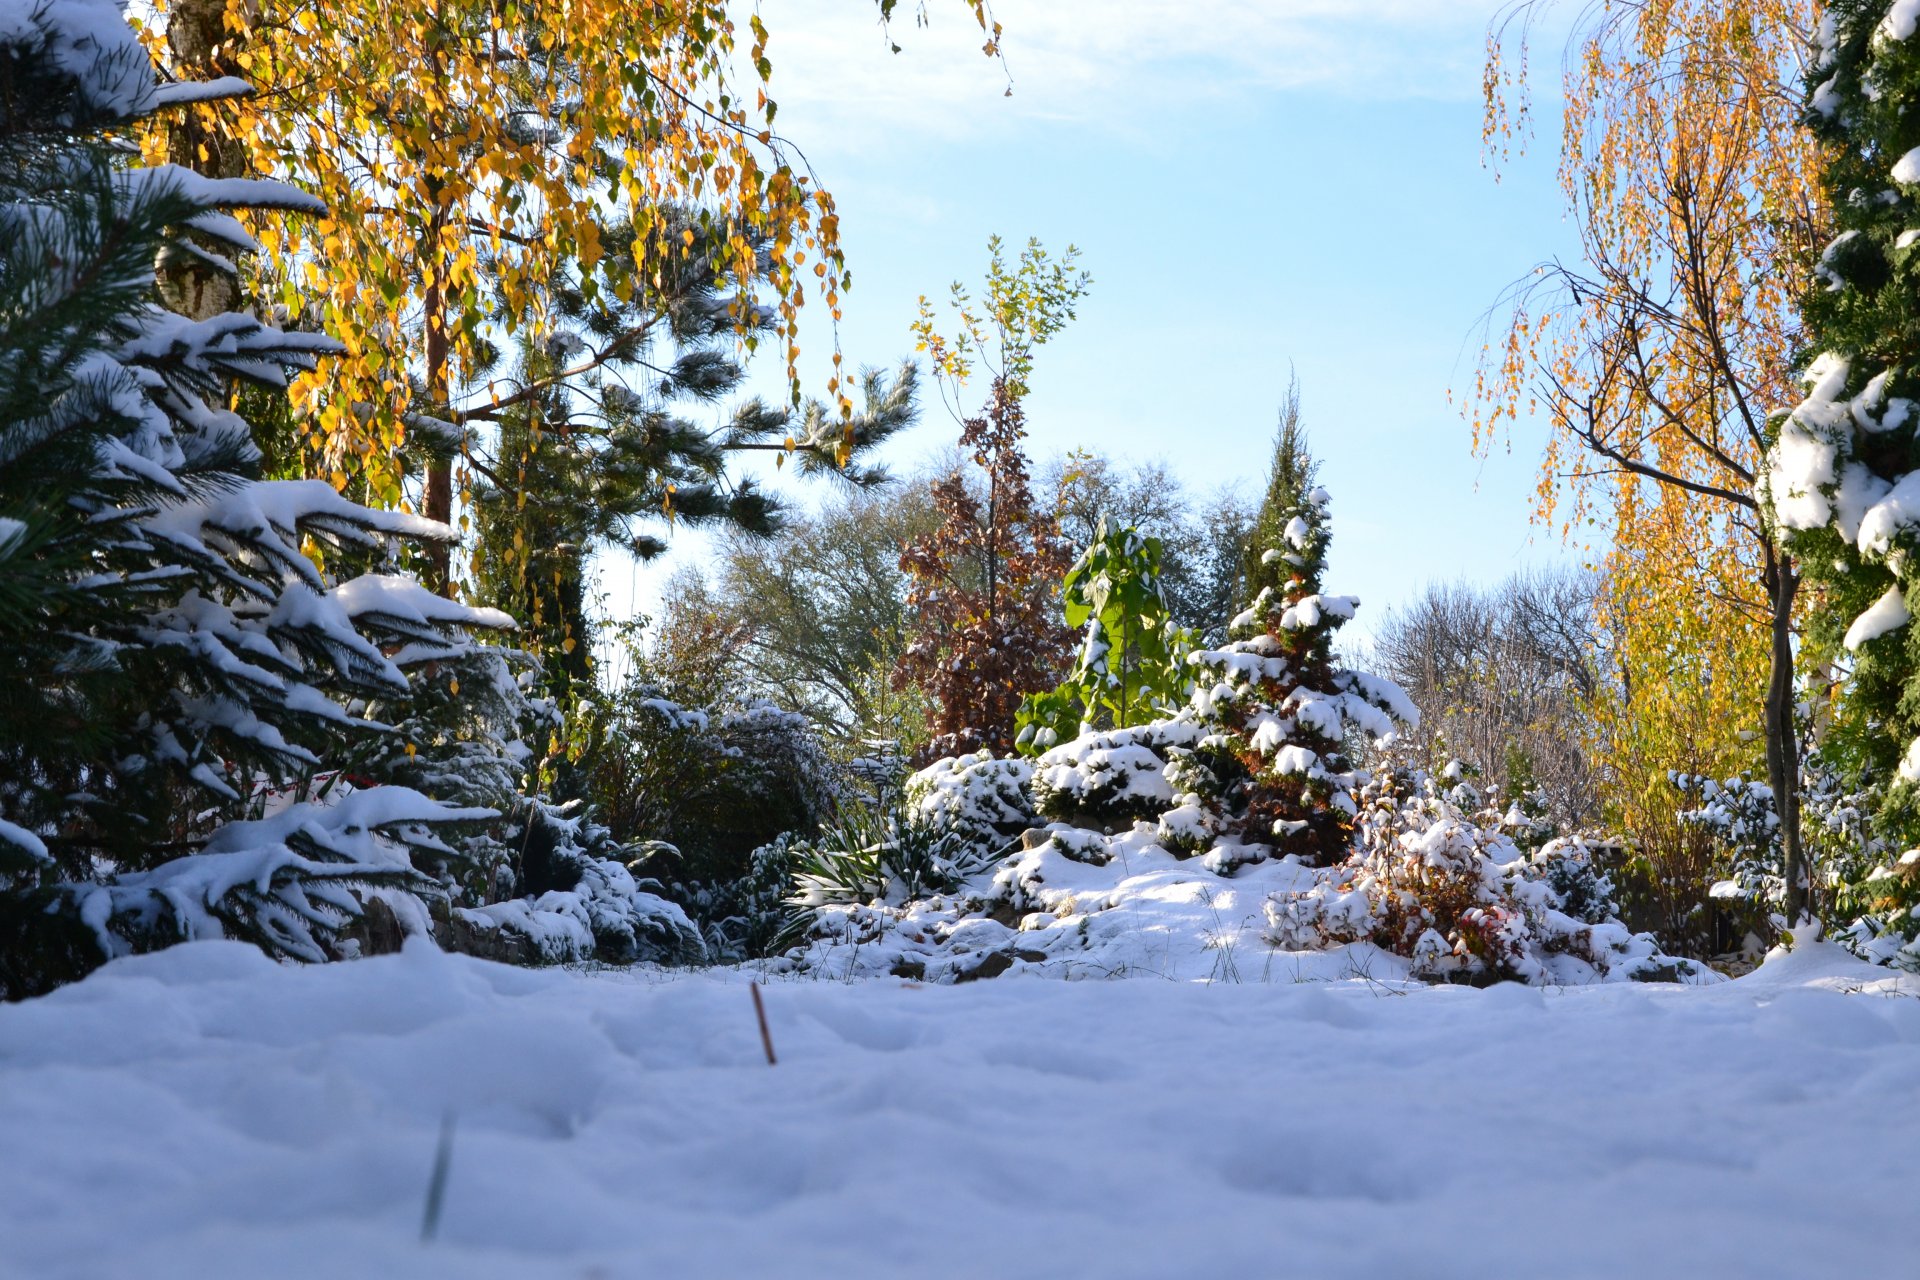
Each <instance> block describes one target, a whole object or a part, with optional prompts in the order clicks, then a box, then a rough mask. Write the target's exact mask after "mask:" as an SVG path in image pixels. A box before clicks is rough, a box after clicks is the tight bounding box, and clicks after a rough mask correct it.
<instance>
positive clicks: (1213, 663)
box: [1190, 431, 1419, 866]
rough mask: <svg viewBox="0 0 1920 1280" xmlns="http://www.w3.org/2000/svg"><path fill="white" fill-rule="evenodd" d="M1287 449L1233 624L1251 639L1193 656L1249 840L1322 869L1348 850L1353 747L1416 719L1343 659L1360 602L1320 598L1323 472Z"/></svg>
mask: <svg viewBox="0 0 1920 1280" xmlns="http://www.w3.org/2000/svg"><path fill="white" fill-rule="evenodd" d="M1281 446H1282V451H1281V453H1280V455H1279V456H1278V457H1277V459H1276V462H1275V482H1274V483H1273V484H1272V485H1270V486H1269V492H1268V500H1267V505H1266V507H1265V508H1264V509H1263V512H1262V517H1263V519H1262V527H1267V528H1271V527H1272V526H1273V525H1276V524H1277V525H1278V526H1279V527H1278V530H1277V535H1278V536H1277V537H1275V538H1274V539H1273V540H1272V541H1270V542H1268V543H1267V544H1266V545H1264V546H1260V545H1259V544H1258V543H1256V544H1255V545H1256V548H1257V562H1258V571H1259V578H1258V579H1256V580H1257V581H1262V585H1261V586H1260V588H1259V594H1258V595H1256V596H1255V597H1254V599H1253V602H1252V603H1251V604H1250V605H1249V606H1248V608H1247V609H1246V611H1245V612H1243V613H1242V614H1241V615H1240V616H1239V617H1237V618H1235V619H1234V624H1233V630H1234V633H1235V634H1237V635H1239V636H1241V637H1243V638H1241V639H1238V640H1234V641H1232V642H1231V643H1229V644H1227V645H1225V646H1224V647H1222V648H1220V649H1209V650H1201V651H1199V652H1197V653H1195V654H1193V655H1192V658H1191V659H1190V661H1191V662H1192V664H1193V665H1194V667H1195V668H1196V671H1197V673H1198V675H1199V677H1200V679H1199V687H1198V688H1197V689H1196V690H1195V692H1194V697H1193V703H1194V708H1195V710H1196V711H1197V712H1198V713H1199V715H1200V716H1201V717H1202V719H1203V720H1205V721H1206V722H1208V723H1209V724H1211V725H1214V726H1217V728H1218V730H1219V732H1220V738H1219V739H1218V745H1216V746H1214V747H1211V748H1209V750H1210V751H1211V752H1212V753H1214V754H1216V756H1217V754H1218V753H1219V752H1220V751H1221V750H1222V749H1224V751H1225V752H1226V754H1227V756H1228V757H1229V763H1228V764H1227V766H1226V767H1224V768H1220V769H1216V770H1215V774H1216V776H1219V775H1222V774H1224V775H1225V776H1226V777H1228V778H1236V777H1237V778H1238V779H1239V780H1238V781H1237V782H1236V783H1235V784H1233V785H1232V786H1231V787H1230V792H1231V794H1229V795H1228V796H1227V797H1226V799H1227V800H1228V802H1229V807H1230V809H1231V810H1232V811H1233V812H1234V814H1235V815H1236V817H1237V819H1238V826H1239V827H1240V833H1241V834H1242V835H1243V836H1244V838H1246V839H1247V840H1249V841H1253V842H1256V843H1260V844H1267V845H1271V846H1272V847H1273V848H1274V849H1276V850H1277V851H1278V852H1280V853H1282V854H1296V855H1298V856H1300V857H1301V858H1303V859H1304V860H1306V861H1308V862H1311V863H1316V864H1319V865H1322V866H1325V865H1330V864H1332V863H1334V862H1338V861H1339V860H1341V859H1342V858H1344V857H1346V856H1347V854H1348V853H1349V852H1350V850H1351V847H1352V837H1353V821H1354V817H1355V815H1356V813H1357V812H1358V803H1357V801H1356V799H1355V793H1356V791H1357V790H1358V788H1359V787H1360V786H1361V785H1362V784H1363V783H1364V782H1365V780H1366V779H1365V775H1364V773H1362V772H1361V771H1359V770H1358V769H1357V768H1356V762H1355V761H1354V760H1353V759H1351V758H1350V756H1349V754H1348V753H1349V749H1350V745H1351V744H1353V743H1356V742H1366V741H1372V740H1379V739H1383V738H1388V737H1391V736H1392V735H1393V733H1394V732H1395V731H1396V728H1397V727H1398V725H1400V724H1408V725H1412V724H1418V723H1419V712H1418V711H1417V710H1415V709H1414V706H1413V703H1412V702H1411V700H1409V699H1408V698H1407V696H1406V694H1405V693H1404V692H1402V691H1401V689H1400V687H1399V686H1398V685H1396V684H1394V683H1393V682H1392V681H1389V680H1383V679H1381V678H1379V677H1377V676H1373V675H1369V674H1367V673H1365V672H1361V671H1355V670H1352V669H1350V668H1348V667H1346V666H1345V665H1343V664H1342V663H1341V662H1340V660H1339V658H1338V656H1337V655H1336V654H1335V652H1334V647H1333V637H1334V633H1335V632H1336V631H1337V630H1338V629H1339V628H1340V627H1341V626H1343V625H1345V623H1346V622H1347V621H1348V620H1349V619H1351V618H1352V617H1353V614H1354V610H1355V609H1356V608H1358V607H1359V603H1360V602H1359V601H1358V600H1357V599H1355V598H1354V597H1352V596H1333V595H1326V594H1323V591H1322V581H1321V580H1322V578H1323V576H1324V575H1325V573H1326V567H1327V548H1328V545H1329V543H1330V542H1331V540H1332V533H1331V530H1330V529H1329V527H1328V505H1329V499H1328V497H1327V493H1326V490H1324V489H1320V488H1304V487H1303V486H1305V485H1306V484H1307V483H1308V481H1309V480H1310V478H1311V476H1312V474H1313V470H1314V468H1313V462H1312V459H1311V458H1310V457H1309V456H1308V455H1307V453H1306V451H1305V449H1304V446H1303V445H1301V444H1300V443H1299V441H1298V439H1297V437H1296V436H1290V435H1289V433H1287V432H1285V431H1283V432H1282V435H1281Z"/></svg>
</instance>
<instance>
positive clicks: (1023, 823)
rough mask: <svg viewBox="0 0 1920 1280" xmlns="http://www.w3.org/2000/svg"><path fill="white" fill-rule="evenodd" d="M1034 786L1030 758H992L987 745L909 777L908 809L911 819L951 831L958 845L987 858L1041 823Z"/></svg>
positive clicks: (933, 765) (942, 830) (937, 828)
mask: <svg viewBox="0 0 1920 1280" xmlns="http://www.w3.org/2000/svg"><path fill="white" fill-rule="evenodd" d="M1032 787H1033V765H1032V763H1031V762H1029V761H1026V760H1020V759H1006V760H996V759H994V758H993V753H992V752H990V751H985V750H982V751H976V752H973V753H972V754H971V755H964V756H947V757H945V758H943V759H939V760H935V761H934V762H933V763H932V764H930V765H928V766H927V767H926V768H924V769H922V770H920V771H919V772H918V773H915V774H913V775H912V776H911V777H909V778H908V779H907V781H906V809H907V814H908V816H909V817H910V819H911V820H912V821H913V822H914V823H916V824H918V825H921V826H925V827H929V828H931V829H933V830H936V831H940V832H943V833H951V834H952V835H953V836H954V837H955V839H956V841H957V842H958V844H957V848H958V849H961V850H964V851H966V852H967V853H968V854H970V855H972V856H982V857H991V856H994V855H997V854H1000V853H1004V852H1005V851H1006V850H1007V849H1008V848H1010V847H1011V846H1012V844H1013V842H1014V840H1015V839H1016V838H1018V837H1019V835H1020V833H1021V832H1022V831H1025V830H1026V829H1027V828H1029V827H1033V826H1037V825H1039V815H1038V813H1037V812H1036V811H1035V809H1034V804H1033V791H1032Z"/></svg>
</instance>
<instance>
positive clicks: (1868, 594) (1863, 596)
mask: <svg viewBox="0 0 1920 1280" xmlns="http://www.w3.org/2000/svg"><path fill="white" fill-rule="evenodd" d="M1917 24H1920V9H1916V7H1915V5H1914V4H1913V3H1912V2H1911V0H1901V2H1900V3H1898V4H1895V5H1893V6H1892V7H1891V9H1889V8H1888V6H1887V5H1886V4H1885V3H1883V2H1882V0H1836V3H1834V4H1832V5H1831V6H1830V7H1829V8H1828V9H1827V11H1826V14H1825V16H1824V17H1823V19H1822V22H1821V27H1820V31H1819V38H1818V42H1817V43H1818V48H1817V50H1816V57H1815V59H1814V62H1813V65H1812V68H1811V70H1810V71H1809V75H1808V86H1809V91H1808V112H1807V122H1808V124H1809V126H1810V127H1811V128H1812V129H1813V130H1814V131H1815V132H1816V133H1817V134H1818V135H1819V136H1820V137H1821V139H1822V140H1823V141H1824V142H1826V143H1827V144H1828V146H1829V148H1830V151H1829V159H1828V166H1827V169H1826V172H1825V175H1824V181H1825V183H1826V186H1827V191H1828V196H1829V200H1830V203H1831V206H1832V208H1833V210H1834V217H1835V222H1836V225H1837V232H1838V234H1837V235H1836V236H1835V237H1834V239H1833V240H1832V241H1831V242H1830V243H1829V244H1828V245H1827V247H1826V249H1825V251H1824V252H1823V253H1822V254H1821V256H1820V259H1819V262H1818V264H1817V266H1816V268H1815V272H1814V275H1815V279H1814V281H1813V282H1812V285H1811V287H1810V288H1809V290H1808V292H1807V294H1806V299H1805V303H1804V314H1805V317H1806V322H1807V335H1808V337H1807V342H1808V350H1807V358H1806V360H1805V378H1806V382H1807V385H1808V392H1807V397H1806V399H1805V400H1803V401H1802V402H1801V403H1800V404H1799V405H1798V406H1797V407H1795V408H1794V409H1793V410H1792V412H1791V413H1789V414H1787V415H1785V416H1784V417H1783V418H1782V419H1781V420H1780V421H1779V422H1777V423H1776V424H1775V433H1776V439H1775V443H1774V446H1773V449H1772V451H1771V454H1770V456H1769V465H1768V473H1767V475H1766V476H1765V477H1764V481H1763V482H1764V484H1765V486H1766V490H1767V497H1768V502H1769V506H1770V509H1771V511H1772V514H1773V518H1774V520H1775V521H1776V522H1777V524H1778V526H1779V527H1780V528H1781V529H1783V530H1785V531H1786V532H1787V533H1788V536H1789V539H1790V545H1791V547H1792V549H1793V550H1794V552H1795V554H1796V555H1798V556H1799V558H1800V560H1801V563H1802V565H1803V568H1804V572H1805V575H1806V577H1807V578H1808V580H1809V581H1810V582H1812V583H1814V584H1816V585H1817V586H1818V588H1819V589H1820V591H1821V592H1822V599H1823V605H1822V608H1821V611H1820V613H1819V614H1818V615H1817V616H1816V619H1815V624H1814V626H1813V628H1812V635H1811V644H1812V646H1813V648H1814V649H1815V650H1816V651H1818V652H1820V653H1821V654H1823V655H1826V656H1839V657H1843V658H1844V659H1845V661H1846V664H1847V665H1850V666H1851V668H1852V680H1851V682H1850V686H1849V688H1848V690H1847V694H1846V698H1845V702H1844V705H1843V715H1842V718H1841V722H1840V724H1839V726H1838V727H1837V730H1836V733H1837V738H1836V741H1837V742H1838V743H1840V744H1844V745H1845V747H1846V748H1847V749H1848V750H1849V751H1850V752H1851V754H1852V755H1853V756H1854V757H1855V758H1856V762H1857V763H1858V764H1859V765H1861V766H1863V767H1865V768H1866V769H1868V770H1869V771H1870V772H1872V773H1874V774H1877V776H1878V777H1880V778H1882V779H1893V780H1894V781H1895V785H1894V787H1893V789H1892V794H1891V795H1890V797H1889V802H1888V803H1887V804H1886V805H1885V806H1884V807H1883V818H1885V819H1887V820H1889V823H1890V830H1889V834H1890V835H1892V836H1894V837H1895V838H1896V839H1897V840H1898V841H1899V842H1901V843H1903V844H1905V845H1908V846H1910V845H1912V844H1913V843H1915V841H1916V839H1920V822H1916V821H1915V820H1914V819H1913V815H1914V814H1915V812H1916V810H1917V809H1920V806H1917V805H1916V803H1915V799H1916V793H1915V790H1914V784H1916V783H1920V629H1916V628H1914V627H1911V626H1909V625H1907V623H1908V621H1909V619H1910V617H1911V611H1912V608H1913V606H1914V605H1915V604H1916V603H1920V595H1916V592H1917V591H1920V558H1917V557H1916V555H1915V553H1916V551H1920V436H1916V431H1915V428H1916V426H1920V413H1916V408H1920V111H1916V110H1915V107H1916V104H1920V39H1915V35H1916V26H1917ZM1789 862H1790V863H1793V865H1789V866H1787V867H1786V868H1785V869H1784V871H1785V906H1786V915H1787V918H1788V919H1789V921H1796V922H1797V921H1798V920H1799V919H1800V918H1802V917H1803V916H1804V915H1806V914H1808V913H1809V912H1810V911H1811V909H1812V904H1811V903H1810V901H1809V899H1810V893H1811V888H1812V877H1811V875H1810V874H1809V872H1808V869H1807V868H1806V866H1805V865H1804V859H1801V860H1797V861H1796V860H1795V859H1793V858H1792V856H1791V850H1790V851H1789ZM1890 883H1891V881H1890Z"/></svg>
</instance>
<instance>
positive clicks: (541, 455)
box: [467, 213, 917, 704]
mask: <svg viewBox="0 0 1920 1280" xmlns="http://www.w3.org/2000/svg"><path fill="white" fill-rule="evenodd" d="M659 221H660V223H661V226H662V229H661V230H659V231H656V232H654V233H652V234H653V235H654V236H656V237H661V236H664V237H665V238H667V239H671V240H673V241H674V242H675V244H676V246H677V248H676V252H675V253H673V254H668V253H666V252H665V251H664V250H661V249H659V248H657V247H654V248H649V247H648V246H647V245H646V244H645V243H643V242H642V238H641V237H640V236H639V235H638V234H637V233H636V232H635V230H634V228H633V226H632V224H631V223H626V224H622V225H618V226H613V227H609V228H607V229H605V230H604V231H603V232H602V237H601V238H602V241H603V243H605V244H606V246H607V247H608V250H609V252H610V253H612V254H613V255H615V256H616V257H619V258H621V259H622V260H624V262H625V263H626V264H627V270H626V274H625V275H618V274H616V276H615V278H616V280H618V281H621V282H623V283H624V285H625V286H626V287H624V288H622V289H620V290H618V291H600V292H596V293H595V294H593V295H592V296H589V295H588V293H587V291H586V290H585V289H584V288H583V287H582V286H581V285H580V284H579V283H578V282H577V281H573V282H569V281H559V282H555V283H552V284H550V285H549V286H548V287H547V288H546V289H544V290H543V291H542V292H543V297H545V298H547V299H548V301H549V303H550V304H551V306H552V308H553V310H552V312H551V313H550V314H547V315H545V316H544V317H540V316H535V315H531V314H522V315H512V316H510V317H509V315H508V313H507V312H506V311H504V310H503V312H502V315H503V318H511V319H512V321H513V323H514V327H517V328H518V329H519V330H520V331H521V332H522V333H523V334H527V335H529V336H527V337H526V338H525V339H524V340H523V341H522V343H521V350H520V357H519V365H518V368H517V369H516V371H515V376H514V377H513V378H512V379H509V380H506V381H505V382H504V384H503V386H502V388H501V394H500V402H499V404H497V405H494V406H490V407H488V408H487V409H485V410H484V411H476V412H474V413H472V414H470V415H468V418H467V421H469V422H470V423H474V424H476V425H477V424H484V423H486V422H489V421H491V422H492V423H494V424H496V426H495V430H494V432H493V433H492V438H491V439H490V440H487V439H477V438H476V439H470V440H469V441H468V449H469V461H470V462H471V464H472V465H473V467H474V469H475V470H476V471H477V472H478V473H479V477H480V480H479V483H478V484H476V486H475V488H474V492H473V497H474V510H475V515H476V523H477V526H478V540H477V548H476V554H475V568H476V573H475V578H476V586H477V589H478V595H479V597H480V599H482V600H483V601H485V602H486V603H488V604H491V605H494V606H496V607H498V608H501V609H504V610H505V611H507V612H508V613H511V614H513V615H514V616H515V617H516V618H519V619H520V620H521V622H522V624H523V626H524V627H525V636H524V638H525V643H526V645H527V647H528V648H529V649H530V650H532V651H533V652H535V653H537V654H539V655H540V656H541V658H542V659H543V661H544V663H545V666H546V675H547V688H548V690H549V691H550V692H552V693H553V694H554V695H555V696H556V697H558V698H559V699H560V700H561V701H562V703H563V704H567V703H570V702H571V701H573V699H574V698H575V697H577V696H579V695H581V694H584V693H585V692H587V691H588V690H587V684H588V682H590V680H591V676H592V668H591V659H590V656H589V655H590V653H591V651H592V636H591V635H590V634H589V627H588V619H587V611H586V586H585V561H586V557H587V555H588V554H589V553H590V552H591V551H592V550H593V549H595V548H603V547H607V546H614V545H617V546H621V547H624V548H625V549H626V550H628V551H630V552H631V553H632V554H634V555H636V556H638V557H640V558H641V559H650V558H652V557H654V556H657V555H659V554H660V553H661V552H663V551H664V550H665V549H666V543H665V542H664V541H663V540H662V539H661V537H660V536H659V533H660V532H661V528H660V526H661V525H662V524H663V523H664V522H665V521H667V520H672V521H674V522H678V523H684V524H687V525H692V526H705V527H724V528H728V529H732V530H736V531H739V532H742V533H746V534H749V535H753V536H756V537H769V536H771V535H773V534H775V533H777V532H778V531H779V530H780V528H781V526H782V521H783V517H784V514H785V508H784V505H783V504H782V502H781V501H780V500H779V498H778V497H776V496H775V495H773V494H770V493H768V492H767V491H766V490H764V489H762V488H761V487H760V486H759V485H758V484H756V483H755V482H754V481H753V479H752V478H751V477H741V476H738V475H736V474H735V465H736V463H737V462H738V460H739V458H740V456H741V455H743V454H746V453H751V452H771V453H774V454H776V455H778V456H779V457H780V458H781V460H782V461H783V462H784V461H785V460H787V459H789V458H791V459H792V461H793V463H794V465H795V467H796V469H797V470H798V471H799V472H800V473H801V474H802V475H806V476H810V477H826V478H830V479H832V480H833V481H835V482H838V483H842V484H846V485H849V486H852V487H854V488H871V487H873V486H875V485H877V484H880V483H882V482H883V481H885V479H886V473H885V472H884V471H883V470H881V469H880V468H878V467H876V466H874V465H872V463H871V462H870V461H869V460H868V459H869V455H870V452H871V451H872V450H873V449H874V448H876V447H877V446H878V445H880V444H881V443H883V442H884V441H885V440H887V439H888V438H889V437H891V436H892V435H893V434H894V433H895V432H897V431H899V430H901V429H902V428H904V427H906V426H908V425H910V424H911V423H912V422H913V420H914V418H915V416H916V404H915V394H916V389H917V377H916V371H915V369H914V367H913V366H912V365H911V364H909V365H905V366H903V367H902V368H901V369H900V370H899V371H898V373H897V374H896V375H894V376H893V377H892V378H887V377H885V376H883V375H881V374H879V373H877V372H874V371H871V370H869V371H866V372H865V373H864V374H863V375H862V378H861V382H862V385H863V387H864V390H865V393H866V406H865V410H864V412H861V413H858V414H856V415H854V416H853V417H852V418H851V419H850V420H842V419H840V418H839V417H838V415H837V414H835V413H834V412H832V411H831V410H829V409H828V407H827V406H825V405H822V404H819V403H817V402H815V403H811V404H809V405H807V406H806V407H805V408H804V409H803V410H802V411H800V412H799V413H795V412H794V411H793V410H790V409H786V408H774V407H772V406H769V405H767V404H766V403H765V402H763V401H761V400H759V399H751V400H748V401H745V402H743V403H741V404H739V405H737V406H735V407H734V408H733V409H732V410H731V411H730V412H727V413H725V414H724V415H723V416H722V418H721V420H720V421H719V422H718V424H717V425H712V426H707V425H702V424H701V423H700V422H698V421H696V420H695V418H696V416H697V415H698V414H699V413H701V412H702V411H703V410H708V409H710V408H712V407H715V406H719V405H721V404H722V403H723V402H724V401H725V400H726V399H727V398H728V397H729V396H731V395H733V394H734V393H736V392H737V391H738V389H739V387H740V386H741V384H742V383H743V382H744V380H745V378H746V369H745V367H744V365H743V364H742V362H741V360H740V358H739V355H738V353H739V351H740V342H741V337H742V322H741V320H740V319H739V316H740V314H741V312H742V311H743V309H744V311H745V312H746V314H747V315H748V317H749V319H748V322H747V324H746V325H745V329H746V333H747V335H748V336H764V335H765V333H766V331H767V330H768V329H769V328H770V326H771V323H772V318H771V314H770V313H769V312H767V311H766V309H765V308H763V307H760V306H758V304H757V303H755V302H754V301H753V299H752V298H751V297H750V296H747V295H748V294H750V292H751V288H750V286H749V287H741V286H740V285H739V282H737V281H730V279H729V277H728V276H727V275H726V262H725V259H724V250H723V247H722V246H720V245H718V244H716V243H713V242H712V240H713V237H712V233H711V231H710V230H709V229H706V228H704V227H703V226H702V224H701V223H700V221H699V220H698V219H697V218H693V217H690V216H687V215H685V214H683V213H670V214H668V215H663V216H662V217H661V219H660V220H659ZM689 245H690V246H691V247H690V248H689V247H688V246H689ZM656 262H657V263H663V264H665V265H661V266H658V267H657V268H656V269H655V270H654V271H653V273H652V274H651V275H643V274H642V273H641V271H640V269H639V268H640V264H642V263H656ZM623 295H624V297H623ZM502 305H503V308H504V305H505V304H504V302H503V304H502ZM574 368H584V369H585V370H586V371H585V372H584V373H574V372H570V369H574Z"/></svg>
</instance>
